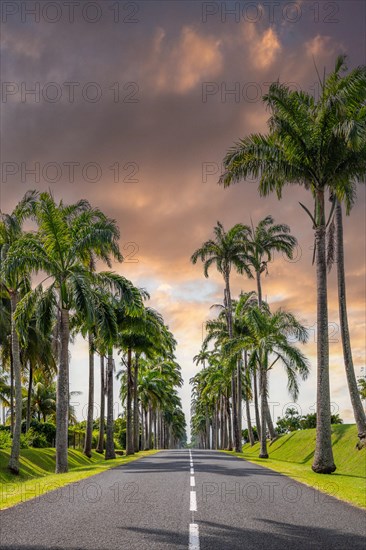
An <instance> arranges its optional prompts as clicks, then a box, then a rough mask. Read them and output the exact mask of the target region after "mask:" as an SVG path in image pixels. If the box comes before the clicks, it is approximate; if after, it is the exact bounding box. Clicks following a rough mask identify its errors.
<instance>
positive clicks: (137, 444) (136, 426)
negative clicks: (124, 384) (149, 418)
mask: <svg viewBox="0 0 366 550" xmlns="http://www.w3.org/2000/svg"><path fill="white" fill-rule="evenodd" d="M138 371H139V358H138V354H137V353H135V363H134V369H133V441H134V450H135V453H138V452H139V450H140V426H139V402H138V391H137V387H138V386H137V385H138Z"/></svg>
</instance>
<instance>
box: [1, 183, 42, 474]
mask: <svg viewBox="0 0 366 550" xmlns="http://www.w3.org/2000/svg"><path fill="white" fill-rule="evenodd" d="M36 198H37V193H35V192H34V191H30V192H28V193H27V194H26V195H25V196H24V197H23V199H22V200H21V201H20V203H19V204H18V205H17V206H16V207H15V209H14V210H13V212H12V213H11V214H1V215H0V260H1V262H0V265H1V267H2V270H1V283H2V286H3V288H4V289H5V291H6V292H7V295H8V297H9V299H10V309H11V368H12V378H13V380H14V388H15V423H14V429H13V433H12V436H13V440H12V446H11V454H10V460H9V469H10V470H11V471H12V472H14V473H15V474H18V473H19V453H20V435H21V423H22V399H23V396H22V379H21V377H22V372H21V371H22V365H21V359H20V345H19V336H18V332H17V329H16V326H15V310H16V308H17V304H18V301H19V297H20V295H21V293H22V292H25V291H26V289H27V288H28V286H29V279H28V272H27V270H24V272H23V273H22V274H19V273H18V272H17V271H16V270H15V269H13V270H7V271H6V270H4V269H3V268H4V264H5V262H6V260H7V259H8V255H9V253H10V249H11V247H12V246H14V245H15V244H16V243H17V242H19V241H20V239H21V238H22V235H23V230H22V226H23V222H24V221H25V219H26V218H27V217H29V216H30V215H31V213H32V211H33V207H34V202H35V200H36Z"/></svg>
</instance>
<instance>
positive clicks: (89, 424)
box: [84, 332, 94, 458]
mask: <svg viewBox="0 0 366 550" xmlns="http://www.w3.org/2000/svg"><path fill="white" fill-rule="evenodd" d="M93 412H94V339H93V335H92V333H91V332H89V391H88V416H87V420H86V434H85V442H84V455H86V456H87V457H88V458H91V455H92V453H91V451H92V440H93Z"/></svg>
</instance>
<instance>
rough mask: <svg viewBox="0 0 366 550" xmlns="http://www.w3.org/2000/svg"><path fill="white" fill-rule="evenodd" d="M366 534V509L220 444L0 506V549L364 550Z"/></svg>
mask: <svg viewBox="0 0 366 550" xmlns="http://www.w3.org/2000/svg"><path fill="white" fill-rule="evenodd" d="M28 490H29V491H32V490H35V487H34V486H33V487H32V485H31V484H30V485H29V488H28ZM365 536H366V514H365V513H364V512H363V511H362V510H360V509H357V508H354V507H352V506H350V505H347V504H345V503H342V502H340V501H338V500H336V499H335V498H333V497H329V496H326V495H324V494H322V493H319V492H318V491H316V490H315V489H313V488H309V487H306V486H305V485H302V484H299V483H297V482H295V481H293V480H290V479H289V478H286V477H285V476H281V475H280V474H276V473H274V472H271V471H270V470H268V469H266V468H262V467H260V466H257V465H254V464H250V463H249V462H245V461H243V460H241V459H237V458H234V457H231V456H228V455H225V454H223V453H220V452H215V451H198V450H193V451H192V452H191V453H190V452H189V451H188V450H179V451H178V450H177V451H162V452H160V453H158V454H156V455H153V456H150V457H146V458H143V459H140V460H138V461H136V462H132V463H130V464H128V465H126V466H122V467H118V468H114V469H112V470H109V471H106V472H103V473H102V474H99V475H97V476H94V477H91V478H88V479H86V480H83V481H80V482H78V483H75V484H73V485H69V486H68V487H63V488H61V489H58V490H55V491H52V492H50V493H47V494H45V495H42V496H40V497H37V498H36V499H33V500H31V501H27V502H24V503H21V504H19V505H18V506H15V507H14V508H10V509H8V510H4V511H2V512H0V548H1V549H2V550H10V549H11V550H46V549H47V550H51V549H52V550H61V549H68V550H81V549H88V550H116V549H126V550H145V549H146V550H158V549H161V550H166V549H183V548H184V549H187V548H190V549H191V550H199V549H201V550H208V549H210V550H231V549H233V550H236V549H238V550H239V549H240V550H244V549H245V550H251V549H253V550H262V549H263V550H264V549H265V550H286V549H293V550H313V549H314V550H315V549H317V550H328V549H329V550H348V549H352V550H361V549H362V550H365V548H366V539H365Z"/></svg>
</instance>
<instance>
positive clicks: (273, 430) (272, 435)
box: [264, 376, 277, 441]
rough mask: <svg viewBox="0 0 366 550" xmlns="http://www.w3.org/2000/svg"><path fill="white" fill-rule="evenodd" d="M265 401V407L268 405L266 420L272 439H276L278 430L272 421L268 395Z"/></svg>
mask: <svg viewBox="0 0 366 550" xmlns="http://www.w3.org/2000/svg"><path fill="white" fill-rule="evenodd" d="M267 383H268V376H267ZM264 401H265V407H266V421H267V427H268V431H269V436H270V438H271V441H274V440H275V439H276V438H277V432H276V430H275V428H274V425H273V422H272V416H271V412H270V410H269V405H268V399H267V396H266V395H265V396H264Z"/></svg>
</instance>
